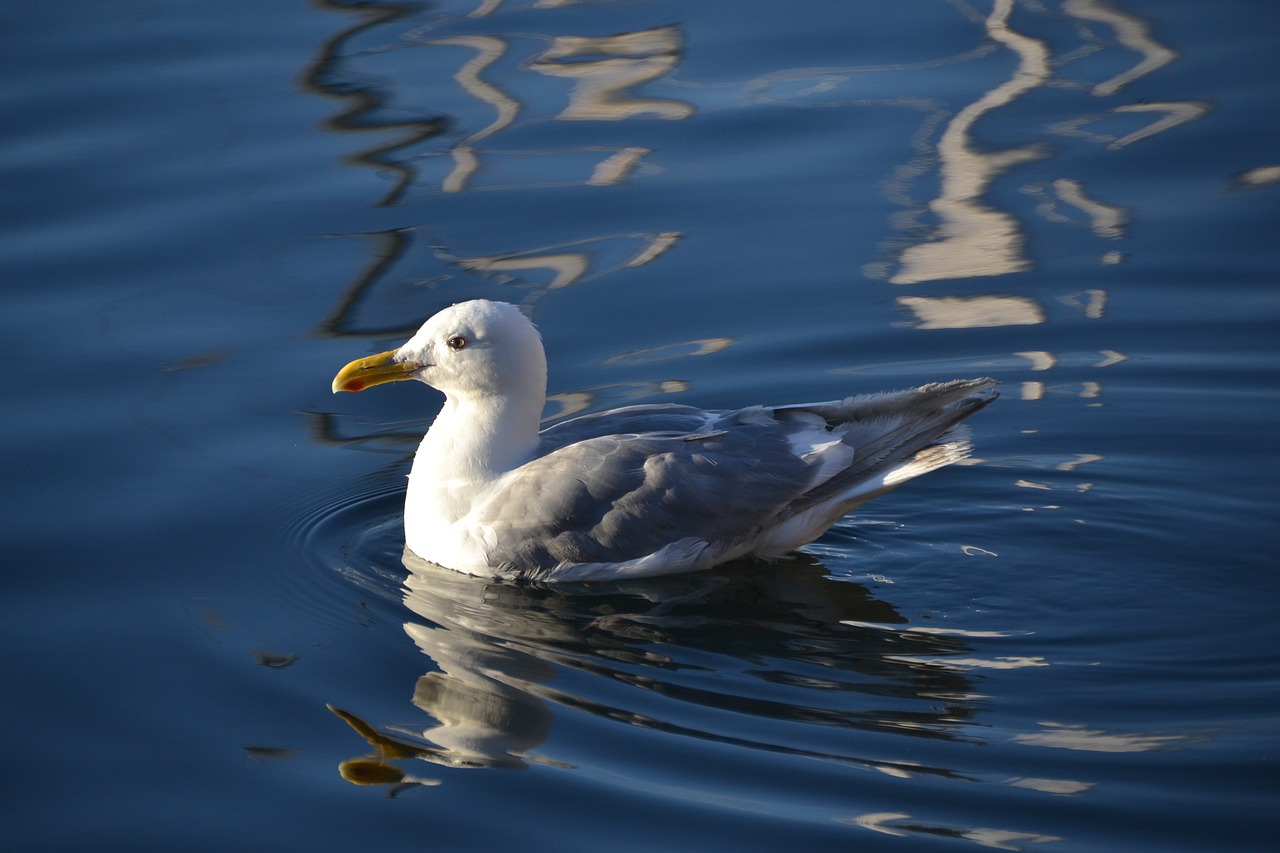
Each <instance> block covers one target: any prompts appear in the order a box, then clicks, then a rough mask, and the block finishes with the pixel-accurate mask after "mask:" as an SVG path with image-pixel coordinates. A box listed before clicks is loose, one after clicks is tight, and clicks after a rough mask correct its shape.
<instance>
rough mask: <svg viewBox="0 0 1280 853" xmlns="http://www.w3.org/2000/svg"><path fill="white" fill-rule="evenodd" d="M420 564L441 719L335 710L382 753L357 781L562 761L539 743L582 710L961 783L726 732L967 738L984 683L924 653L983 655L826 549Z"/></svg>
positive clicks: (412, 604)
mask: <svg viewBox="0 0 1280 853" xmlns="http://www.w3.org/2000/svg"><path fill="white" fill-rule="evenodd" d="M405 565H406V566H407V567H408V568H409V570H410V571H409V574H408V576H407V578H406V579H405V581H404V599H403V601H404V604H405V606H406V607H407V608H408V609H409V610H410V611H412V616H411V618H408V619H406V621H405V623H404V630H405V633H407V634H408V635H409V637H410V638H412V640H413V641H414V642H415V643H416V644H417V645H418V647H419V648H420V649H421V650H422V652H423V653H424V654H426V655H427V657H429V658H430V659H431V661H432V662H433V663H434V665H435V667H436V668H435V669H432V670H430V671H428V672H427V673H425V674H424V675H423V676H422V677H421V678H419V679H418V681H417V683H416V684H415V685H414V687H413V690H412V703H413V704H414V705H415V706H417V708H419V709H420V710H421V711H422V712H423V713H424V714H426V715H427V716H428V717H429V718H430V719H429V721H426V722H424V725H423V727H422V728H421V729H420V730H418V729H416V727H404V726H397V727H394V728H387V729H380V728H379V727H378V726H376V725H374V724H372V723H370V722H368V721H366V720H364V719H362V718H360V717H359V716H358V715H357V714H356V713H354V712H352V711H349V710H345V709H338V708H332V710H333V711H334V713H335V714H337V715H338V716H339V717H341V718H342V719H343V720H345V721H346V722H347V723H348V724H349V725H350V726H351V727H352V729H353V730H354V731H355V732H357V733H358V734H359V735H360V736H361V737H363V738H364V739H365V740H367V741H368V743H369V744H370V746H372V747H373V752H372V754H369V755H366V756H362V757H359V758H354V759H351V760H349V761H346V762H343V764H342V765H341V768H340V772H341V774H342V776H343V778H345V779H347V780H348V781H350V782H352V783H355V784H362V785H387V786H390V787H391V789H392V793H395V792H396V791H398V790H400V789H401V788H402V787H403V786H405V785H410V786H411V785H415V784H435V782H434V780H428V779H423V778H421V777H419V776H418V775H417V774H416V773H415V772H414V770H413V769H412V767H411V766H410V765H409V764H407V763H406V762H409V761H410V760H415V759H416V760H421V761H426V762H429V763H432V764H436V765H443V766H446V767H453V768H460V767H466V768H503V769H522V768H525V767H527V766H529V765H530V764H551V765H563V764H565V763H566V762H563V761H560V760H558V759H556V758H554V757H551V756H547V755H544V754H541V753H540V752H539V748H540V747H542V746H543V745H544V744H545V742H546V740H547V738H548V733H549V731H550V729H551V727H552V723H553V720H554V719H555V718H556V717H557V716H559V715H562V714H569V713H580V714H590V715H593V716H595V717H597V718H601V719H604V720H608V721H611V722H613V723H620V724H624V725H630V726H637V727H641V728H645V729H650V730H654V731H659V732H662V733H664V734H667V735H673V736H676V737H680V738H696V739H700V740H704V741H710V742H715V743H720V744H727V745H731V746H734V747H736V748H739V749H748V750H760V751H767V752H776V753H784V754H788V755H796V756H802V757H812V758H819V759H827V760H831V761H836V762H841V763H850V764H856V765H861V766H864V767H869V768H873V769H877V770H880V771H882V772H886V773H889V774H891V775H892V774H895V773H896V774H901V773H905V772H908V771H909V772H911V773H913V774H924V775H936V776H943V777H952V776H955V775H957V774H956V773H954V772H953V771H950V770H947V769H944V768H940V767H932V768H931V767H925V766H921V765H919V764H916V763H901V762H892V761H883V760H878V759H873V758H870V757H866V756H860V755H856V754H848V753H842V752H838V751H831V750H830V749H829V748H824V746H825V745H826V744H828V743H830V742H831V740H832V739H831V738H830V737H829V736H825V735H824V736H823V737H821V738H818V739H816V740H815V742H813V743H808V742H807V741H808V739H807V738H805V737H803V736H801V737H799V738H798V739H797V738H795V737H794V732H793V733H792V735H793V736H791V737H788V738H786V739H779V740H776V741H769V740H750V739H747V738H744V737H742V736H741V735H735V734H734V733H732V732H731V731H729V730H727V729H726V728H725V719H724V718H725V717H726V712H728V716H730V717H734V716H738V717H740V715H747V716H748V717H750V718H754V719H756V720H758V721H761V722H763V723H768V725H760V726H758V727H756V729H757V730H758V731H761V732H765V731H772V730H774V729H776V728H777V727H778V724H798V725H799V727H801V728H803V727H807V726H820V727H824V730H825V728H826V727H838V728H841V729H846V730H854V731H859V732H863V733H866V732H880V733H889V734H898V735H901V734H909V735H914V736H918V737H922V738H941V739H959V738H962V737H963V735H962V733H961V729H962V727H963V726H964V725H965V724H966V723H968V722H969V721H970V720H971V718H972V717H973V715H974V713H975V711H976V707H975V698H976V697H975V696H974V691H973V685H972V684H971V679H970V678H969V677H968V676H967V675H966V674H965V673H964V672H963V671H961V670H958V669H953V668H948V667H945V666H938V665H935V664H928V665H922V664H921V663H920V662H919V661H920V659H921V658H922V657H928V658H933V659H937V658H945V657H947V656H953V655H959V654H963V653H967V652H968V651H969V647H968V645H967V643H966V642H965V640H964V639H963V638H962V637H960V636H954V635H948V633H946V632H934V631H930V630H929V629H927V628H926V629H919V628H913V627H911V626H909V625H907V624H906V620H905V619H904V618H903V617H902V616H901V615H900V614H899V613H898V612H897V611H896V610H895V609H894V607H893V606H892V605H890V604H888V603H886V602H884V601H880V600H878V599H876V598H874V597H872V595H871V593H870V592H869V591H868V590H867V589H866V588H865V587H863V586H861V585H859V584H856V583H851V582H847V581H841V580H836V579H834V578H832V577H831V576H830V575H829V574H828V572H827V570H826V569H825V568H824V567H823V566H822V565H821V564H820V563H819V562H818V561H817V560H815V559H813V558H812V557H809V556H806V555H798V556H796V557H795V558H794V559H792V560H789V561H786V563H785V564H783V565H777V564H763V563H738V564H733V565H729V566H726V567H722V568H720V569H718V570H713V571H710V572H705V573H701V574H697V575H690V576H685V577H677V578H665V579H652V580H647V581H630V582H625V583H609V584H590V585H588V584H581V585H573V586H572V587H564V586H558V587H555V588H548V587H545V586H538V585H533V584H514V583H507V582H495V581H489V580H486V579H480V578H475V577H472V576H469V575H464V574H460V573H458V572H454V571H450V570H448V569H444V568H440V567H438V566H435V565H433V564H429V563H425V562H423V561H421V560H419V559H418V558H416V557H414V556H413V555H412V554H410V553H408V552H406V553H405ZM569 673H574V674H575V676H587V677H586V678H582V677H573V678H568V677H566V676H567V675H568V674H569ZM726 675H727V677H726ZM560 682H564V684H563V685H561V684H560ZM618 685H623V686H625V687H626V688H631V689H630V690H619V689H618ZM635 691H643V692H640V693H637V692H635ZM672 703H675V704H674V705H673V704H672ZM783 728H786V726H784V727H783ZM900 765H901V766H900Z"/></svg>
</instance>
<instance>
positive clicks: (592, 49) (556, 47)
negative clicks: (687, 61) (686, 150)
mask: <svg viewBox="0 0 1280 853" xmlns="http://www.w3.org/2000/svg"><path fill="white" fill-rule="evenodd" d="M682 46H683V37H682V36H681V34H680V30H679V29H678V28H677V27H674V26H668V27H655V28H653V29H649V30H637V31H635V32H629V33H621V34H619V35H613V36H599V37H586V36H557V37H556V38H555V39H554V40H553V41H552V43H551V45H550V47H548V48H547V50H546V51H544V52H543V54H542V55H541V56H540V57H538V58H537V59H536V60H534V62H533V63H531V64H530V66H529V67H530V68H532V69H533V70H534V71H536V72H538V73H539V74H545V75H547V76H549V77H563V78H567V79H570V80H573V81H574V87H573V91H572V93H571V94H570V96H569V104H568V106H566V107H565V108H564V109H563V110H562V111H561V112H560V114H559V115H558V116H557V118H559V119H562V120H571V121H618V120H621V119H628V118H632V117H635V116H639V115H651V116H655V117H657V118H662V119H673V120H675V119H684V118H688V117H689V116H691V115H693V113H694V109H693V105H692V104H689V103H686V102H685V101H680V100H676V99H674V98H646V97H640V96H637V95H634V94H632V93H630V92H628V91H627V90H628V89H631V88H633V87H635V86H640V85H642V84H644V83H649V82H652V81H653V80H656V79H658V78H659V77H663V76H665V75H667V74H669V73H670V72H671V71H672V69H674V68H675V67H676V65H677V63H679V61H680V51H681V48H682ZM591 56H595V57H600V58H597V59H584V58H583V57H591ZM570 60H571V61H570Z"/></svg>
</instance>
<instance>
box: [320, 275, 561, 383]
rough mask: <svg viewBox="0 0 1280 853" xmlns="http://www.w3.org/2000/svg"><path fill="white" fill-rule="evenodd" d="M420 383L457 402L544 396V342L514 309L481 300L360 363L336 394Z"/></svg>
mask: <svg viewBox="0 0 1280 853" xmlns="http://www.w3.org/2000/svg"><path fill="white" fill-rule="evenodd" d="M401 379H417V380H418V381H420V382H425V383H427V384H428V385H430V386H432V387H433V388H436V389H438V390H440V391H443V392H444V393H445V395H446V396H448V397H450V398H455V399H467V398H487V397H494V396H500V397H512V396H530V395H535V394H537V395H544V394H545V393H546V387H547V359H546V355H545V354H544V352H543V349H542V338H541V337H540V336H539V335H538V330H537V329H536V328H534V325H533V323H532V322H530V320H529V318H528V317H526V316H524V314H522V313H521V312H520V309H519V308H517V307H516V306H514V305H510V304H508V303H505V302H490V301H489V300H487V299H476V300H473V301H471V302H460V303H458V304H456V305H453V306H450V307H449V308H446V309H444V310H443V311H441V312H440V313H438V314H436V315H435V316H434V317H432V318H431V319H429V320H427V322H425V323H423V324H422V328H420V329H419V330H418V332H417V334H415V335H414V336H413V337H412V338H410V339H409V340H408V342H407V343H405V345H404V346H402V347H400V348H399V349H395V350H388V351H387V352H383V353H378V354H377V355H371V356H367V357H366V358H361V359H356V360H355V361H353V362H351V363H350V364H348V365H347V366H346V367H344V368H342V370H340V371H338V375H337V376H335V377H334V379H333V391H334V393H337V392H339V391H363V390H364V389H365V388H371V387H373V386H374V385H382V384H383V383H386V382H396V381H399V380H401Z"/></svg>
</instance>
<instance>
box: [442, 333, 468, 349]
mask: <svg viewBox="0 0 1280 853" xmlns="http://www.w3.org/2000/svg"><path fill="white" fill-rule="evenodd" d="M445 343H446V344H448V345H449V349H452V350H459V349H462V348H463V347H465V346H466V345H467V339H466V338H464V337H463V336H462V335H454V336H453V337H451V338H449V340H447V341H445Z"/></svg>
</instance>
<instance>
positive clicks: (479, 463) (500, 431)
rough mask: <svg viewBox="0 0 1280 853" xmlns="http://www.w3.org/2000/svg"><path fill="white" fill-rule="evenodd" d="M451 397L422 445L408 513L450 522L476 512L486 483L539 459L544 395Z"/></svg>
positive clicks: (413, 473) (415, 462)
mask: <svg viewBox="0 0 1280 853" xmlns="http://www.w3.org/2000/svg"><path fill="white" fill-rule="evenodd" d="M531 396H532V399H530V398H529V397H525V398H523V399H516V398H513V397H510V396H498V395H483V396H482V395H476V396H467V397H464V396H450V397H448V398H447V399H446V400H445V404H444V408H443V409H441V410H440V414H439V415H438V416H437V417H436V419H435V422H434V423H433V424H432V425H431V429H430V430H428V431H427V434H426V436H425V437H424V438H423V439H422V444H421V445H419V446H418V453H417V455H416V456H415V457H414V460H413V468H412V470H411V471H410V472H409V491H408V494H407V495H406V507H405V514H406V516H410V517H414V518H421V519H424V520H425V519H427V518H430V519H432V520H433V521H435V522H436V523H446V524H450V523H452V522H454V521H457V520H458V519H459V518H461V517H463V516H465V515H466V514H467V513H468V512H470V511H471V500H470V499H468V498H465V497H463V496H464V495H469V496H471V497H476V496H479V495H480V494H481V493H482V489H483V486H485V485H486V484H489V483H491V482H493V481H494V480H495V479H497V478H498V477H500V476H501V475H503V474H505V473H506V472H507V471H510V470H512V469H513V468H517V467H519V466H520V465H523V464H524V463H525V462H528V461H529V460H530V459H531V458H533V454H534V451H535V450H536V449H537V446H538V421H539V419H540V418H541V416H542V406H543V401H542V400H541V399H539V396H540V395H531Z"/></svg>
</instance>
